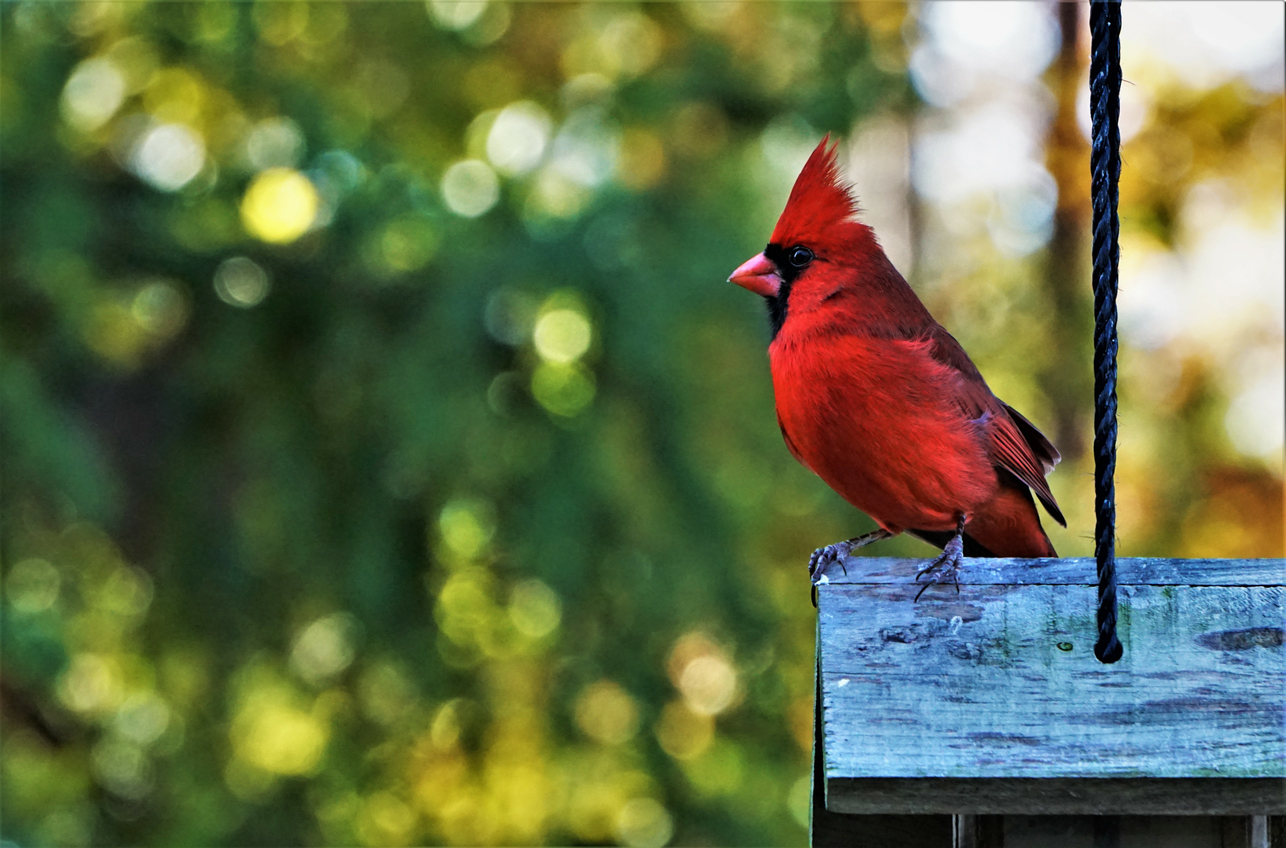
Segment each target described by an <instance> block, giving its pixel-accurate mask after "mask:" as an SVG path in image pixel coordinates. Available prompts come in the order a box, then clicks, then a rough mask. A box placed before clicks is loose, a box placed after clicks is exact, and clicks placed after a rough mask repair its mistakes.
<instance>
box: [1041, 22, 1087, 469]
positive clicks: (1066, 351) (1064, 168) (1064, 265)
mask: <svg viewBox="0 0 1286 848" xmlns="http://www.w3.org/2000/svg"><path fill="white" fill-rule="evenodd" d="M1057 8H1058V12H1057V14H1058V26H1059V31H1060V33H1061V35H1062V46H1061V48H1060V50H1059V54H1058V58H1057V60H1055V62H1054V64H1053V66H1052V67H1051V69H1050V79H1049V84H1050V88H1051V89H1052V91H1053V93H1054V95H1055V97H1057V98H1058V113H1057V115H1056V116H1055V118H1054V122H1053V123H1052V124H1051V126H1050V131H1049V137H1048V139H1047V141H1046V145H1045V151H1046V153H1045V155H1046V163H1047V167H1048V168H1049V172H1050V174H1052V175H1053V177H1054V180H1055V181H1056V182H1057V184H1058V207H1057V209H1056V210H1055V212H1054V234H1053V237H1052V238H1051V239H1050V242H1049V248H1048V251H1047V253H1046V260H1045V262H1046V265H1045V285H1046V286H1047V287H1048V289H1049V293H1050V304H1051V306H1052V307H1053V308H1054V309H1055V310H1056V312H1057V314H1058V315H1059V316H1060V320H1056V321H1051V322H1050V328H1051V332H1052V334H1053V338H1052V340H1051V341H1052V343H1053V345H1054V349H1055V350H1056V351H1058V353H1057V355H1055V356H1054V357H1052V358H1051V359H1050V362H1049V365H1048V366H1047V367H1046V370H1045V372H1044V373H1043V374H1041V378H1040V382H1041V385H1043V386H1044V387H1045V391H1046V392H1047V393H1048V395H1049V399H1050V402H1051V404H1052V406H1053V408H1052V412H1053V414H1054V432H1053V434H1052V435H1053V437H1054V444H1055V445H1057V446H1058V449H1059V450H1060V451H1061V452H1062V454H1063V456H1065V457H1068V458H1072V457H1079V456H1081V455H1082V454H1083V453H1084V451H1085V444H1086V442H1085V426H1083V425H1086V424H1087V414H1088V410H1089V408H1090V401H1091V398H1092V396H1093V383H1092V373H1091V371H1090V368H1089V364H1090V362H1091V358H1090V343H1091V341H1092V337H1091V327H1092V322H1091V318H1092V315H1091V308H1090V305H1091V303H1092V298H1091V288H1090V278H1089V264H1088V262H1087V261H1086V259H1087V258H1086V256H1085V249H1086V245H1087V229H1088V222H1089V214H1090V203H1089V187H1090V173H1089V144H1088V142H1086V141H1085V138H1084V136H1083V135H1082V134H1081V131H1080V128H1079V127H1078V126H1077V123H1076V101H1077V95H1078V94H1079V93H1080V87H1081V76H1082V73H1083V72H1084V68H1085V65H1084V63H1083V62H1082V55H1083V52H1084V51H1082V50H1081V49H1080V44H1079V42H1078V39H1079V36H1080V29H1081V14H1082V13H1081V5H1080V4H1077V3H1059V4H1057Z"/></svg>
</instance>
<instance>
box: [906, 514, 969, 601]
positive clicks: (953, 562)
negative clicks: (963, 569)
mask: <svg viewBox="0 0 1286 848" xmlns="http://www.w3.org/2000/svg"><path fill="white" fill-rule="evenodd" d="M963 525H964V522H961V531H960V532H957V533H956V535H954V536H952V537H951V539H950V540H949V541H948V542H947V544H946V547H944V548H943V549H942V553H940V554H938V555H937V556H936V557H934V558H933V560H932V561H931V562H930V563H929V564H928V565H926V566H925V567H924V568H922V569H920V570H919V571H918V572H916V575H915V579H916V582H919V580H920V578H921V577H924V578H926V582H925V584H924V585H923V586H921V587H920V591H919V592H916V593H915V599H916V600H917V601H918V600H920V596H921V595H923V594H924V593H925V591H927V590H928V588H929V587H930V586H933V585H935V584H940V583H954V584H955V587H956V594H957V595H958V594H960V566H961V565H963V564H964V533H963V529H964V526H963Z"/></svg>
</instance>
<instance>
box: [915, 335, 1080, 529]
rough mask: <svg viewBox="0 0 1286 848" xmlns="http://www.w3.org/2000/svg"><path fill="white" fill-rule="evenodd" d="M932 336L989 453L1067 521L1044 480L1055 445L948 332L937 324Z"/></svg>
mask: <svg viewBox="0 0 1286 848" xmlns="http://www.w3.org/2000/svg"><path fill="white" fill-rule="evenodd" d="M932 341H933V345H932V347H931V348H930V354H931V355H932V356H933V358H934V359H936V360H938V361H939V362H941V363H943V364H944V365H947V366H949V367H950V368H953V369H954V370H955V371H956V372H958V373H959V374H960V378H961V379H960V388H961V392H960V394H959V395H958V396H957V401H958V402H959V404H960V408H961V409H962V410H963V411H964V413H965V414H966V415H968V416H969V418H970V420H973V421H976V422H978V423H979V424H980V425H982V426H984V427H985V428H986V433H987V447H988V449H989V452H990V454H991V457H992V459H993V460H995V462H996V463H997V464H998V465H999V466H1000V467H1002V468H1004V469H1005V470H1006V471H1008V472H1009V473H1011V474H1013V475H1014V476H1015V477H1017V478H1018V479H1019V480H1020V481H1022V482H1023V483H1024V484H1026V485H1027V486H1028V487H1030V488H1031V490H1032V492H1033V493H1035V495H1036V497H1038V498H1039V499H1040V502H1041V503H1042V504H1044V505H1045V509H1046V510H1048V511H1049V514H1050V515H1051V516H1053V517H1054V520H1055V521H1057V522H1058V523H1059V524H1061V525H1063V526H1064V527H1066V526H1067V520H1066V519H1065V518H1063V512H1062V510H1060V509H1059V508H1058V502H1057V501H1055V500H1054V493H1053V492H1051V491H1050V490H1049V483H1048V482H1047V481H1046V480H1045V475H1046V474H1048V473H1049V472H1050V471H1053V470H1054V465H1055V464H1057V462H1058V460H1059V459H1060V457H1059V455H1058V451H1057V450H1055V448H1054V446H1053V445H1052V444H1050V442H1049V440H1048V439H1046V438H1045V436H1044V435H1043V434H1042V433H1041V432H1040V431H1039V430H1037V429H1036V426H1035V425H1034V424H1032V423H1031V422H1030V421H1028V420H1027V419H1026V418H1024V417H1023V416H1022V415H1020V414H1019V413H1018V412H1016V411H1014V410H1013V409H1012V408H1011V407H1010V406H1009V405H1008V404H1006V403H1005V402H1004V401H1002V400H1000V399H999V398H997V397H996V396H995V395H994V394H992V393H991V389H989V388H987V383H986V381H985V380H983V379H982V375H981V374H980V373H978V369H977V367H976V366H975V365H974V364H973V362H972V361H971V360H970V359H969V355H968V354H967V353H965V351H964V348H962V347H961V346H960V343H959V342H957V341H956V340H955V339H954V338H953V337H952V336H951V334H950V333H948V332H947V331H946V330H944V329H942V328H941V327H938V328H937V329H936V331H935V332H934V335H933V339H932Z"/></svg>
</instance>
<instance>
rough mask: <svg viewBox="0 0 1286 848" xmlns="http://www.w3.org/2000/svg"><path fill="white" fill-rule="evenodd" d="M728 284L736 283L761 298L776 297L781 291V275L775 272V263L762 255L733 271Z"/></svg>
mask: <svg viewBox="0 0 1286 848" xmlns="http://www.w3.org/2000/svg"><path fill="white" fill-rule="evenodd" d="M728 282H730V283H736V284H737V285H739V286H741V287H742V288H743V289H749V290H750V291H752V292H754V293H755V294H757V295H762V296H763V297H776V296H777V294H778V292H780V291H781V273H780V272H779V271H778V270H777V265H776V263H774V262H773V261H772V260H771V259H769V258H768V257H767V256H764V255H763V254H762V253H761V254H759V255H758V256H756V257H754V258H753V259H750V260H747V261H746V262H745V263H744V264H743V265H742V266H741V267H740V268H738V269H737V270H735V271H733V272H732V276H731V277H729V278H728Z"/></svg>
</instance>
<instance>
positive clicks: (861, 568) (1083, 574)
mask: <svg viewBox="0 0 1286 848" xmlns="http://www.w3.org/2000/svg"><path fill="white" fill-rule="evenodd" d="M923 567H924V560H922V559H903V558H898V557H862V556H855V557H849V558H848V559H846V560H845V561H844V569H839V568H836V567H835V566H831V568H830V569H829V571H834V572H837V573H835V574H829V575H828V579H829V581H830V582H831V583H838V584H875V585H888V584H895V585H897V584H909V583H912V582H914V581H915V573H916V572H917V571H918V570H919V569H921V568H923ZM845 569H846V570H847V573H845ZM1116 574H1117V583H1119V584H1121V585H1123V586H1134V585H1138V586H1145V585H1147V586H1281V585H1286V559H1159V558H1155V557H1123V558H1121V559H1118V560H1117V561H1116ZM1097 582H1098V577H1097V576H1096V572H1095V570H1094V560H1093V559H1091V558H1088V557H1072V558H1068V559H972V558H971V559H966V560H965V565H964V567H963V568H962V569H960V583H961V585H962V586H963V585H972V586H1026V585H1033V584H1037V585H1045V586H1052V585H1080V586H1093V585H1096V584H1097ZM942 591H945V590H944V589H930V590H929V592H930V593H934V592H936V593H941V592H942ZM927 594H928V593H926V596H927Z"/></svg>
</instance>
